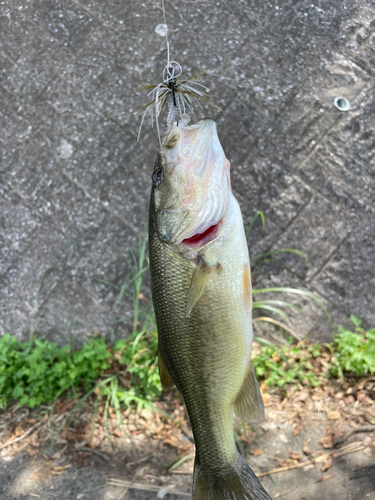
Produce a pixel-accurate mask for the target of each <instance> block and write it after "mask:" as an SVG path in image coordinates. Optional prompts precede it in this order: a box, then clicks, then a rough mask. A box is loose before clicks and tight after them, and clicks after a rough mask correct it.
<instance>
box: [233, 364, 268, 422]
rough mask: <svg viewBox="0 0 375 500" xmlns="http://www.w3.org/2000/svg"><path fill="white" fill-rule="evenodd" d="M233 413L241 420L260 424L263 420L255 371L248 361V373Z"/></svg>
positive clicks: (262, 407) (261, 403)
mask: <svg viewBox="0 0 375 500" xmlns="http://www.w3.org/2000/svg"><path fill="white" fill-rule="evenodd" d="M234 411H235V413H236V415H237V416H238V417H240V419H241V420H243V421H244V422H247V423H251V424H260V423H261V422H263V420H264V405H263V399H262V395H261V393H260V389H259V384H258V381H257V378H256V375H255V370H254V367H253V364H252V362H251V361H250V366H249V371H248V373H247V376H246V378H245V380H244V383H243V385H242V387H241V390H240V392H239V394H238V396H237V399H236V402H235V404H234Z"/></svg>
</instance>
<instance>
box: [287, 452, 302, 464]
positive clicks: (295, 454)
mask: <svg viewBox="0 0 375 500" xmlns="http://www.w3.org/2000/svg"><path fill="white" fill-rule="evenodd" d="M289 456H290V458H291V459H292V460H298V462H301V461H302V457H301V456H300V455H298V453H293V452H291V453H289Z"/></svg>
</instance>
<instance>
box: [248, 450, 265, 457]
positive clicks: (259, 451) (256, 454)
mask: <svg viewBox="0 0 375 500" xmlns="http://www.w3.org/2000/svg"><path fill="white" fill-rule="evenodd" d="M249 452H250V453H251V454H252V455H254V456H255V457H259V455H261V454H262V453H263V451H262V450H261V449H260V448H250V450H249Z"/></svg>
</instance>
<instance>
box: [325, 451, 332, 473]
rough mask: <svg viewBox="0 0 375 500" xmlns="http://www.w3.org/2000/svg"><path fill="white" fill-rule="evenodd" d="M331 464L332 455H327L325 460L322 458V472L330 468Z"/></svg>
mask: <svg viewBox="0 0 375 500" xmlns="http://www.w3.org/2000/svg"><path fill="white" fill-rule="evenodd" d="M332 465H333V455H329V457H328V458H327V459H326V460H324V462H323V464H322V472H324V471H326V470H328V469H329V468H331V467H332Z"/></svg>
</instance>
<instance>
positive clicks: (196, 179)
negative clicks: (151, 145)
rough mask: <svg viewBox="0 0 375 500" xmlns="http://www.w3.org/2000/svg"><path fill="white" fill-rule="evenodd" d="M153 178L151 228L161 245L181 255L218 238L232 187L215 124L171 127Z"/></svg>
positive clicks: (208, 121)
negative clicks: (172, 247)
mask: <svg viewBox="0 0 375 500" xmlns="http://www.w3.org/2000/svg"><path fill="white" fill-rule="evenodd" d="M152 179H153V187H152V195H151V214H152V217H151V221H152V222H151V223H152V224H154V228H155V230H156V233H157V235H158V237H159V239H160V240H161V241H163V242H165V243H168V244H171V245H173V246H174V247H177V248H178V249H179V250H180V251H183V252H186V251H189V250H191V249H197V248H201V247H202V246H204V245H206V244H207V243H209V242H210V241H212V240H213V239H215V238H216V237H217V236H218V234H219V229H220V222H221V220H222V219H223V217H224V215H225V213H226V211H227V209H228V206H229V201H230V195H231V187H230V177H229V161H228V160H227V159H226V157H225V154H224V151H223V148H222V146H221V144H220V141H219V138H218V135H217V131H216V124H215V122H214V121H212V120H208V119H206V120H201V121H200V122H198V123H196V124H195V125H191V126H184V125H182V126H175V125H174V126H173V127H172V128H171V130H170V132H169V133H168V135H167V136H166V138H165V140H164V142H163V146H162V149H161V151H160V152H159V153H158V155H157V158H156V163H155V167H154V172H153V175H152Z"/></svg>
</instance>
